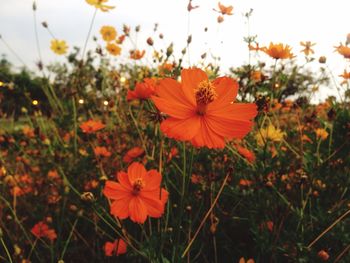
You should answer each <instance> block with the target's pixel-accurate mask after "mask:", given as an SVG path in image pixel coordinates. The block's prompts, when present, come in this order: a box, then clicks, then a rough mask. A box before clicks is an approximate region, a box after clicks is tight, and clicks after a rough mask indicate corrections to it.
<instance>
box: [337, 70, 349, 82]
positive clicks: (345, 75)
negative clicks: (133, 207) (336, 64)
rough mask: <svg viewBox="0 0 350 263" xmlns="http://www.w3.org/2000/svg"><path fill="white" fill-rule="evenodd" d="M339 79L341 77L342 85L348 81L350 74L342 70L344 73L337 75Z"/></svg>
mask: <svg viewBox="0 0 350 263" xmlns="http://www.w3.org/2000/svg"><path fill="white" fill-rule="evenodd" d="M339 77H342V78H343V79H344V81H343V83H346V81H347V80H350V72H347V71H346V70H345V69H344V73H343V74H342V75H339Z"/></svg>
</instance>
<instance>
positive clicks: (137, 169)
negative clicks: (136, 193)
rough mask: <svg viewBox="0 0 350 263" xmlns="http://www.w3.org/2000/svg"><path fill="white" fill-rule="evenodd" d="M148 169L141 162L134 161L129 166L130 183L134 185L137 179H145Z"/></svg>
mask: <svg viewBox="0 0 350 263" xmlns="http://www.w3.org/2000/svg"><path fill="white" fill-rule="evenodd" d="M146 172H147V171H146V169H145V167H144V166H143V165H142V164H141V163H137V162H134V163H132V164H131V165H130V166H129V168H128V177H129V181H130V184H131V185H133V184H134V182H135V180H137V179H140V178H141V179H143V178H144V177H145V175H146Z"/></svg>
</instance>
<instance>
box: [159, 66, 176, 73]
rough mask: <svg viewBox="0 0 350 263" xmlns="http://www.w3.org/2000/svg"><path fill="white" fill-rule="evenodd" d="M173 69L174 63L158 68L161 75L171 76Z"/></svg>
mask: <svg viewBox="0 0 350 263" xmlns="http://www.w3.org/2000/svg"><path fill="white" fill-rule="evenodd" d="M173 69H174V65H173V64H172V63H163V64H162V65H160V66H158V71H159V75H165V74H169V73H171V71H172V70H173Z"/></svg>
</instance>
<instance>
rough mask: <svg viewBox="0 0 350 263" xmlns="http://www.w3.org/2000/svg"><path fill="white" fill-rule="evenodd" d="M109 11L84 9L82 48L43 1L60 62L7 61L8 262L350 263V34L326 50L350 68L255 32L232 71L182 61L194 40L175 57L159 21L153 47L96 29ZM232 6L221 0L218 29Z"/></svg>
mask: <svg viewBox="0 0 350 263" xmlns="http://www.w3.org/2000/svg"><path fill="white" fill-rule="evenodd" d="M110 2H111V1H109V0H86V3H85V4H86V5H88V6H89V7H90V8H91V10H94V15H93V17H92V21H91V25H90V27H89V25H86V27H89V31H88V35H87V36H86V42H85V43H83V45H82V46H79V47H72V46H71V45H70V44H69V39H65V40H63V39H57V38H56V37H55V34H54V32H53V30H52V29H51V27H50V21H48V22H41V21H40V22H38V21H36V13H37V12H38V10H40V9H39V6H37V5H36V3H35V1H34V2H33V6H32V9H33V13H34V19H35V29H36V26H38V27H39V26H40V27H42V28H44V29H45V30H46V31H47V32H48V34H50V36H52V41H51V43H50V49H51V51H52V52H53V53H55V54H56V55H57V57H59V58H60V59H62V58H64V62H59V63H54V64H44V63H43V61H42V58H41V57H40V52H39V58H40V59H39V60H38V61H37V68H36V69H32V71H30V70H29V69H28V68H25V67H24V68H23V69H21V70H19V71H18V70H15V69H14V68H13V66H12V65H11V63H10V62H9V61H7V60H6V58H3V59H2V60H1V61H0V262H11V263H12V262H21V263H29V262H59V263H64V262H160V263H162V262H164V263H168V262H171V263H173V262H174V263H176V262H204V263H205V262H213V263H220V262H237V263H248V262H249V263H254V262H255V263H258V262H261V263H268V262H300V263H306V262H325V261H328V262H345V263H346V262H350V221H349V220H350V190H349V186H350V92H349V91H350V72H349V70H350V64H349V59H350V34H349V35H348V36H347V40H346V42H341V43H340V44H338V45H335V47H329V48H330V49H332V50H334V51H335V52H334V56H335V57H337V58H338V59H339V61H346V63H347V68H346V69H344V71H343V72H335V73H333V72H331V71H330V70H329V67H328V65H327V58H326V57H325V56H322V55H319V54H317V53H316V52H314V47H315V45H317V44H316V43H312V42H310V41H301V42H300V46H298V47H292V46H290V45H288V44H286V43H275V42H271V43H259V42H258V37H257V36H251V35H248V36H247V37H245V38H244V39H243V40H241V41H242V43H243V44H244V45H245V46H246V48H247V52H249V58H256V59H255V60H253V59H252V60H249V62H248V63H244V64H242V65H241V66H239V67H231V68H230V69H228V70H223V69H222V68H221V67H220V59H217V58H214V59H213V61H211V60H208V59H206V56H207V55H208V56H209V54H206V53H203V55H202V57H201V58H202V60H201V61H198V62H195V61H192V63H187V62H186V61H187V56H188V58H189V54H190V52H191V50H190V48H192V49H195V47H193V46H192V35H190V34H189V35H188V38H187V41H186V46H185V47H184V48H183V49H181V47H179V49H180V50H181V52H180V53H179V54H177V53H176V52H175V51H174V50H176V48H177V47H176V46H174V45H173V44H172V42H171V43H170V44H169V45H166V46H165V47H163V48H159V49H158V48H157V45H156V43H157V41H158V42H159V41H164V36H163V34H162V33H161V32H158V29H157V26H158V25H156V26H155V28H154V31H153V32H152V34H150V35H149V37H147V38H145V39H142V45H136V44H135V43H137V41H136V39H137V36H138V35H139V34H140V31H141V27H139V26H137V27H129V26H128V25H124V26H123V27H122V28H116V27H115V26H113V25H103V26H101V27H98V26H95V27H94V23H95V16H96V14H99V15H101V16H103V15H104V14H105V13H107V12H113V10H114V9H115V8H118V7H115V6H114V5H113V4H114V3H113V4H112V3H110ZM196 2H198V5H197V3H196ZM200 8H201V6H200V1H193V2H192V0H190V1H189V2H188V5H187V12H188V16H189V17H190V16H191V15H192V13H193V12H197V11H198V10H200ZM234 11H235V9H234V7H233V6H231V5H228V4H225V3H216V2H215V3H214V2H213V10H212V12H213V17H215V19H216V21H217V24H218V26H220V25H221V24H223V23H225V22H226V20H227V19H229V17H230V16H233V15H237V14H235V12H234ZM245 16H246V19H248V20H249V18H250V16H252V13H251V12H250V13H247V14H245ZM35 32H37V30H35ZM37 37H38V35H37ZM345 37H346V34H345ZM0 40H2V42H3V43H4V44H5V45H6V46H7V47H8V48H9V52H12V53H15V54H16V51H15V50H13V49H12V48H11V46H10V45H8V42H6V40H5V38H3V37H0ZM38 40H39V38H38ZM170 40H171V39H170ZM90 42H93V43H94V44H95V49H94V50H88V48H87V44H88V43H90ZM139 42H141V41H140V40H139ZM335 42H340V41H339V40H335ZM127 43H129V44H130V43H131V46H132V48H130V45H129V46H128V44H127ZM134 44H135V45H134ZM39 50H40V47H39ZM121 57H123V59H120V60H118V58H121ZM188 60H189V59H188ZM300 60H302V61H303V62H302V63H300ZM252 61H254V62H252ZM305 65H306V66H305ZM308 65H312V67H313V68H312V70H311V69H310V68H308V67H307V66H308ZM315 68H316V70H315ZM315 71H316V72H315ZM320 87H326V88H327V87H333V88H334V89H335V90H336V91H337V94H338V95H337V98H336V97H333V96H330V97H328V98H326V99H325V100H324V101H322V102H318V103H314V101H313V98H315V97H317V96H319V94H320V91H319V89H320Z"/></svg>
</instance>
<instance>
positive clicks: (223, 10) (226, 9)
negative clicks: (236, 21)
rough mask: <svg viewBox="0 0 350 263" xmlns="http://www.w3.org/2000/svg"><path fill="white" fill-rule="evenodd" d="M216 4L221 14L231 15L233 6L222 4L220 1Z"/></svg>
mask: <svg viewBox="0 0 350 263" xmlns="http://www.w3.org/2000/svg"><path fill="white" fill-rule="evenodd" d="M218 6H219V9H220V10H219V12H220V13H221V14H223V15H229V16H231V15H233V13H232V10H233V6H232V5H230V6H224V5H223V4H221V3H220V2H219V3H218Z"/></svg>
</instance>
